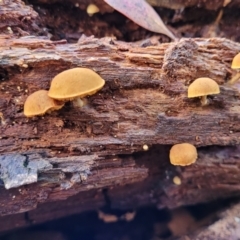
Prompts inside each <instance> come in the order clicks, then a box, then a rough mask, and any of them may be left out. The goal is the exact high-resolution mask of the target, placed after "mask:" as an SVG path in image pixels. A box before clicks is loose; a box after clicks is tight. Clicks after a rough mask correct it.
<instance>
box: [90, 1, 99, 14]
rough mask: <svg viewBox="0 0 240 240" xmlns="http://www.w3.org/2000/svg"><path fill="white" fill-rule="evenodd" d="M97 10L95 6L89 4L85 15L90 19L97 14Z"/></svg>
mask: <svg viewBox="0 0 240 240" xmlns="http://www.w3.org/2000/svg"><path fill="white" fill-rule="evenodd" d="M98 12H99V8H98V7H97V6H96V5H95V4H92V3H91V4H89V5H88V7H87V14H88V15H89V16H90V17H91V16H92V15H93V14H95V13H98Z"/></svg>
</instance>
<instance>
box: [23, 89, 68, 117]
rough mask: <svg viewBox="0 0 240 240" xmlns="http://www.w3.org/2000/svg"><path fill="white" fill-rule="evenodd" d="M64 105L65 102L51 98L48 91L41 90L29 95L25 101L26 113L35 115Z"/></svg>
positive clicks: (29, 115)
mask: <svg viewBox="0 0 240 240" xmlns="http://www.w3.org/2000/svg"><path fill="white" fill-rule="evenodd" d="M63 106H64V104H63V103H59V102H58V101H56V100H54V99H52V98H50V97H49V96H48V91H46V90H39V91H36V92H34V93H33V94H31V95H29V96H28V97H27V99H26V101H25V103H24V115H25V116H26V117H34V116H38V115H44V114H45V113H47V112H51V111H54V110H58V109H60V108H62V107H63Z"/></svg>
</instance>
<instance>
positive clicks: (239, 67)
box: [229, 53, 240, 84]
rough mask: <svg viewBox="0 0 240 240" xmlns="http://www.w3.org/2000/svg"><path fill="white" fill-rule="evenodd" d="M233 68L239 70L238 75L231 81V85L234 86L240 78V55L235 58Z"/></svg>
mask: <svg viewBox="0 0 240 240" xmlns="http://www.w3.org/2000/svg"><path fill="white" fill-rule="evenodd" d="M231 68H232V69H234V70H237V74H236V75H235V76H234V77H233V78H232V79H231V80H230V81H229V83H230V84H234V83H235V82H236V81H237V80H238V79H239V78H240V53H238V54H237V55H236V56H235V57H234V58H233V60H232V66H231Z"/></svg>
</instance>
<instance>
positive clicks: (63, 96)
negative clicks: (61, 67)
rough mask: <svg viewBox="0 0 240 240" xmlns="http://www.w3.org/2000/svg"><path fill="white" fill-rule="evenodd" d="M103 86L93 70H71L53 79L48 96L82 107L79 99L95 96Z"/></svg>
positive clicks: (101, 80)
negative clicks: (75, 103)
mask: <svg viewBox="0 0 240 240" xmlns="http://www.w3.org/2000/svg"><path fill="white" fill-rule="evenodd" d="M104 84H105V81H104V80H103V79H102V78H101V77H100V76H99V75H98V74H97V73H95V72H94V71H93V70H91V69H88V68H73V69H69V70H66V71H63V72H61V73H59V74H58V75H57V76H55V77H54V78H53V80H52V82H51V86H50V89H49V92H48V96H49V97H51V98H53V99H56V100H59V101H71V100H76V101H77V102H79V104H78V105H80V106H82V105H84V104H83V102H82V100H81V98H84V97H86V96H89V95H93V94H95V93H96V92H97V91H98V90H100V89H101V88H102V87H103V86H104Z"/></svg>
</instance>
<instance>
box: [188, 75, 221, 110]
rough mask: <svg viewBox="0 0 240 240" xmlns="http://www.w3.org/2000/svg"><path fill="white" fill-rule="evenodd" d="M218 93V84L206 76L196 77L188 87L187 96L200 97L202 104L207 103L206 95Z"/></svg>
mask: <svg viewBox="0 0 240 240" xmlns="http://www.w3.org/2000/svg"><path fill="white" fill-rule="evenodd" d="M219 93H220V89H219V85H218V84H217V83H216V82H215V81H214V80H212V79H211V78H207V77H202V78H197V79H196V80H194V81H193V82H192V83H191V84H190V85H189V87H188V98H194V97H201V104H202V106H204V105H207V104H208V100H207V96H208V95H212V94H219Z"/></svg>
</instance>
